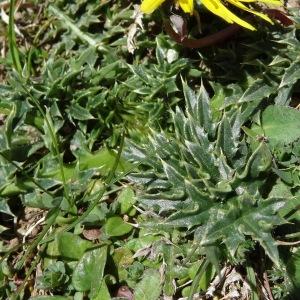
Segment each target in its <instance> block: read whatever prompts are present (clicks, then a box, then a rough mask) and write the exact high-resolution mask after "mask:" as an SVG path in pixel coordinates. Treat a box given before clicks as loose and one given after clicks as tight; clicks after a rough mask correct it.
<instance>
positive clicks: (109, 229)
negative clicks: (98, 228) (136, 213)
mask: <svg viewBox="0 0 300 300" xmlns="http://www.w3.org/2000/svg"><path fill="white" fill-rule="evenodd" d="M131 229H132V226H131V225H130V224H127V223H125V222H124V221H123V219H122V218H120V217H111V218H109V219H107V221H106V224H105V225H104V231H105V233H106V234H107V235H109V236H122V235H124V234H126V233H129V232H130V231H131Z"/></svg>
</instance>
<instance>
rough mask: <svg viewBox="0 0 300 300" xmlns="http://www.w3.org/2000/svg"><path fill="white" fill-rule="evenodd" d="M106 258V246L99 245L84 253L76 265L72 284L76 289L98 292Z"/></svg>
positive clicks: (94, 293)
mask: <svg viewBox="0 0 300 300" xmlns="http://www.w3.org/2000/svg"><path fill="white" fill-rule="evenodd" d="M106 259H107V247H106V246H104V247H101V248H98V249H94V250H91V251H88V252H87V253H85V254H84V255H83V256H82V258H81V259H80V261H79V262H78V264H77V265H76V267H75V269H74V272H73V276H72V284H73V286H74V288H75V289H76V290H77V291H82V292H85V291H90V290H92V294H93V295H97V293H98V292H99V290H100V288H101V285H102V281H103V275H104V268H105V265H106Z"/></svg>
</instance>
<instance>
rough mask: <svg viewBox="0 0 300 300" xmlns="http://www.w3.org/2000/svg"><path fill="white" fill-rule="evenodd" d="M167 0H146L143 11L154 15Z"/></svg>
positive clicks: (142, 6) (142, 5) (142, 7)
mask: <svg viewBox="0 0 300 300" xmlns="http://www.w3.org/2000/svg"><path fill="white" fill-rule="evenodd" d="M163 2H165V0H144V1H143V2H142V4H141V11H142V12H143V13H145V14H151V13H153V12H154V11H155V10H156V9H157V8H158V7H159V6H160V5H161V4H162V3H163Z"/></svg>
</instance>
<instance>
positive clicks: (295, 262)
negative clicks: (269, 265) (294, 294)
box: [287, 249, 300, 289]
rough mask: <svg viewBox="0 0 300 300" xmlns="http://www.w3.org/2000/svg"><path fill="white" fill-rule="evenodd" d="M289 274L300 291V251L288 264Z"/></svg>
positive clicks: (294, 254)
mask: <svg viewBox="0 0 300 300" xmlns="http://www.w3.org/2000/svg"><path fill="white" fill-rule="evenodd" d="M287 272H288V274H289V276H290V278H291V280H292V282H293V284H294V286H295V287H296V288H297V289H300V249H298V250H297V251H296V252H295V253H293V255H292V257H291V258H290V259H289V261H288V264H287Z"/></svg>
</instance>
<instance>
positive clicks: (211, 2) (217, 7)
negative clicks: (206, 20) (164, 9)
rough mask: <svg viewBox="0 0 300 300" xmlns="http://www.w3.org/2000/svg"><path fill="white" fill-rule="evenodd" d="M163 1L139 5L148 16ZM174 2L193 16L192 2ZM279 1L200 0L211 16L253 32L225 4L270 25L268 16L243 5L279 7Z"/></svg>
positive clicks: (143, 2) (246, 23)
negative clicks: (267, 4) (257, 4)
mask: <svg viewBox="0 0 300 300" xmlns="http://www.w3.org/2000/svg"><path fill="white" fill-rule="evenodd" d="M165 1H166V0H143V1H142V4H141V11H142V12H144V13H146V14H150V13H152V12H153V11H154V10H155V9H157V8H158V7H159V6H160V5H161V4H162V3H163V2H165ZM175 1H176V3H178V4H179V6H180V7H181V9H182V10H183V11H184V12H186V13H190V14H193V11H194V0H175ZM281 1H282V0H201V4H202V5H204V6H205V7H206V8H207V9H208V10H210V11H211V12H212V13H213V14H215V15H217V16H219V17H220V18H222V19H224V20H225V21H227V22H228V23H231V24H233V23H236V24H239V25H240V26H243V27H246V28H248V29H250V30H255V28H254V27H253V26H252V25H251V24H249V23H248V22H246V21H244V20H242V19H241V18H239V17H238V16H237V15H235V14H234V13H232V12H231V11H230V10H229V9H228V8H227V5H226V2H227V3H230V4H232V5H234V6H236V7H237V8H239V9H241V10H244V11H247V12H249V13H252V14H254V15H257V16H259V17H260V18H262V19H264V20H266V21H268V22H270V23H272V20H271V19H270V18H269V17H268V16H266V15H265V14H263V13H260V12H258V11H256V10H254V9H251V8H249V7H248V6H247V5H245V3H246V4H247V3H255V2H263V3H270V4H275V5H281V4H282V2H281Z"/></svg>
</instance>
